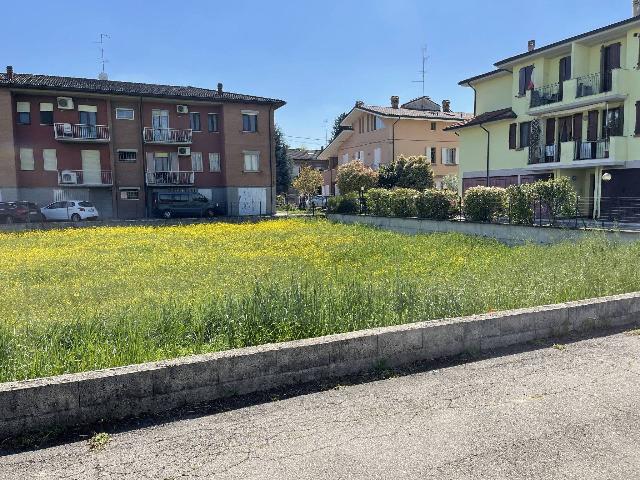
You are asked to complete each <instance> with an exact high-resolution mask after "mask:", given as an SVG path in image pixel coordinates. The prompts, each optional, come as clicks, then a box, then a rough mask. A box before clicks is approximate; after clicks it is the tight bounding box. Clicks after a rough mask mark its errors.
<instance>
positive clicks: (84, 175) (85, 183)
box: [58, 170, 113, 187]
mask: <svg viewBox="0 0 640 480" xmlns="http://www.w3.org/2000/svg"><path fill="white" fill-rule="evenodd" d="M58 185H62V186H76V185H77V186H82V187H91V186H93V187H108V186H111V185H113V178H112V176H111V170H59V171H58Z"/></svg>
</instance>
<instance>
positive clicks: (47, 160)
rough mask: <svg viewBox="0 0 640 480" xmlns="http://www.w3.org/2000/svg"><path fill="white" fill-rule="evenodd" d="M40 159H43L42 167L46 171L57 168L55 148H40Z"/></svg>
mask: <svg viewBox="0 0 640 480" xmlns="http://www.w3.org/2000/svg"><path fill="white" fill-rule="evenodd" d="M42 159H43V160H44V169H45V170H46V171H49V172H51V171H56V170H57V169H58V158H57V157H56V149H55V148H45V149H44V150H42Z"/></svg>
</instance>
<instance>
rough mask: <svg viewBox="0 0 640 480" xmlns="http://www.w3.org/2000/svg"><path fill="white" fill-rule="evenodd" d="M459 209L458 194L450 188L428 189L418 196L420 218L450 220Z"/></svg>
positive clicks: (417, 207)
mask: <svg viewBox="0 0 640 480" xmlns="http://www.w3.org/2000/svg"><path fill="white" fill-rule="evenodd" d="M457 211H458V195H457V194H456V193H455V192H452V191H450V190H435V189H427V190H425V191H424V192H422V193H420V194H418V197H417V198H416V212H417V214H418V217H420V218H429V219H431V220H448V219H451V218H453V217H454V216H455V215H456V213H457Z"/></svg>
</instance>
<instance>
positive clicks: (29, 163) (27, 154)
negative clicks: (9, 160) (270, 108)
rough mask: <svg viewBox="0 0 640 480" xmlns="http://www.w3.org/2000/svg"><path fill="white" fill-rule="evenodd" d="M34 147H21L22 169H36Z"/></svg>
mask: <svg viewBox="0 0 640 480" xmlns="http://www.w3.org/2000/svg"><path fill="white" fill-rule="evenodd" d="M34 169H35V161H34V159H33V148H21V149H20V170H34Z"/></svg>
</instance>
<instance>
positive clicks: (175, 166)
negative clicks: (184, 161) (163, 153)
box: [169, 152, 180, 172]
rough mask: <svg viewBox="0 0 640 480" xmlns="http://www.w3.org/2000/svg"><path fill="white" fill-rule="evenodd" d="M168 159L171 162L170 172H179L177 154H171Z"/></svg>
mask: <svg viewBox="0 0 640 480" xmlns="http://www.w3.org/2000/svg"><path fill="white" fill-rule="evenodd" d="M169 158H170V160H171V163H170V165H171V166H170V169H171V171H172V172H179V171H180V161H179V160H178V152H171V153H170V154H169Z"/></svg>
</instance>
